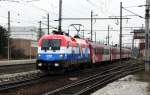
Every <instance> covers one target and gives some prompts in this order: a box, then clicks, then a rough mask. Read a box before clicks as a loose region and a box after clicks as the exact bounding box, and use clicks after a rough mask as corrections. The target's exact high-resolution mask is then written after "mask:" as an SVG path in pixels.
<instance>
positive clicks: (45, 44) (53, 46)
mask: <svg viewBox="0 0 150 95" xmlns="http://www.w3.org/2000/svg"><path fill="white" fill-rule="evenodd" d="M49 49H50V50H60V40H59V39H51V40H42V50H49Z"/></svg>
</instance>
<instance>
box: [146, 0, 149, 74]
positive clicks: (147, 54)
mask: <svg viewBox="0 0 150 95" xmlns="http://www.w3.org/2000/svg"><path fill="white" fill-rule="evenodd" d="M146 5H150V2H149V0H146ZM149 69H150V67H149V6H146V8H145V71H149Z"/></svg>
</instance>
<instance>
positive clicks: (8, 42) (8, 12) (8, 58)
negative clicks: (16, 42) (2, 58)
mask: <svg viewBox="0 0 150 95" xmlns="http://www.w3.org/2000/svg"><path fill="white" fill-rule="evenodd" d="M9 59H10V11H8V60H9Z"/></svg>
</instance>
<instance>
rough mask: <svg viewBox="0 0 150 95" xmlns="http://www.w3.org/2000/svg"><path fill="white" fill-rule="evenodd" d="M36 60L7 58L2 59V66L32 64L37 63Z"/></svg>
mask: <svg viewBox="0 0 150 95" xmlns="http://www.w3.org/2000/svg"><path fill="white" fill-rule="evenodd" d="M35 62H36V59H25V60H5V61H0V66H6V65H19V64H31V63H35Z"/></svg>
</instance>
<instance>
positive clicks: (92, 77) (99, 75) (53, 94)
mask: <svg viewBox="0 0 150 95" xmlns="http://www.w3.org/2000/svg"><path fill="white" fill-rule="evenodd" d="M131 65H133V64H131ZM133 66H134V65H133ZM131 67H132V66H131ZM119 68H123V69H125V67H124V64H122V65H121V66H118V67H115V68H112V69H110V70H106V71H104V72H101V73H98V74H95V75H93V76H90V77H88V78H85V79H82V80H80V81H78V82H75V83H72V84H69V85H66V86H64V87H61V88H58V89H56V90H53V91H50V92H47V93H45V94H44V95H56V93H59V92H61V91H63V90H65V89H69V88H72V87H75V86H78V85H81V84H83V83H86V82H89V81H92V80H94V79H96V78H103V77H105V76H109V74H105V73H107V72H112V71H113V70H118V69H119ZM127 68H128V67H127ZM102 74H105V75H102Z"/></svg>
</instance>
